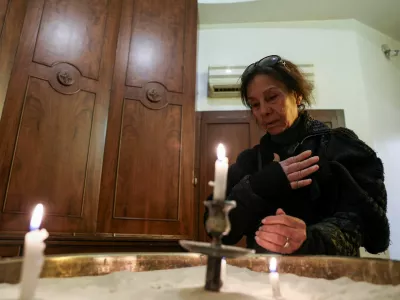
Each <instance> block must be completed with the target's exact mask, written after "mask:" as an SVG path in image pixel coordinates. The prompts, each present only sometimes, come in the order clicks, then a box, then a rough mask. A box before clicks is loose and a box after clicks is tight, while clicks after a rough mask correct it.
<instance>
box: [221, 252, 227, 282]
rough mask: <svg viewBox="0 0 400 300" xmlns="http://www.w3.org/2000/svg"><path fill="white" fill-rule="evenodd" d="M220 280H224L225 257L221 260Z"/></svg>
mask: <svg viewBox="0 0 400 300" xmlns="http://www.w3.org/2000/svg"><path fill="white" fill-rule="evenodd" d="M221 280H222V283H224V282H225V280H226V259H225V257H223V258H222V260H221Z"/></svg>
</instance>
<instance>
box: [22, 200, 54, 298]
mask: <svg viewBox="0 0 400 300" xmlns="http://www.w3.org/2000/svg"><path fill="white" fill-rule="evenodd" d="M42 217H43V205H42V204H38V205H36V207H35V209H34V210H33V213H32V218H31V224H30V232H28V233H27V234H26V235H25V243H24V258H23V263H22V275H21V286H20V297H19V299H20V300H30V299H33V298H34V294H35V290H36V287H37V285H38V281H39V277H40V273H41V272H42V267H43V263H44V254H43V253H44V249H45V248H46V245H45V243H44V240H45V239H47V238H48V236H49V233H48V232H47V230H46V229H41V230H39V227H40V224H41V222H42Z"/></svg>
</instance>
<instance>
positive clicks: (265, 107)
mask: <svg viewBox="0 0 400 300" xmlns="http://www.w3.org/2000/svg"><path fill="white" fill-rule="evenodd" d="M260 111H261V114H263V115H268V114H269V113H271V108H270V107H269V105H268V104H267V103H265V101H262V102H260Z"/></svg>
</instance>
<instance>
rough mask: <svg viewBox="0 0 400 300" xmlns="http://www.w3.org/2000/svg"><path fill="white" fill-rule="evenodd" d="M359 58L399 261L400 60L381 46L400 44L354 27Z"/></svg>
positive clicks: (394, 251) (395, 255)
mask: <svg viewBox="0 0 400 300" xmlns="http://www.w3.org/2000/svg"><path fill="white" fill-rule="evenodd" d="M354 25H355V27H354V28H355V30H356V32H357V33H358V35H357V43H358V45H359V58H360V61H361V67H362V71H363V72H362V75H363V79H364V83H365V94H366V99H367V103H368V106H369V110H370V112H371V114H370V122H369V125H370V126H369V128H370V130H371V134H372V141H373V148H374V149H375V150H376V151H377V152H378V155H379V156H380V157H381V158H382V160H383V162H384V166H385V173H386V188H387V193H388V199H389V201H388V216H389V220H390V222H391V239H392V245H391V246H390V256H391V258H393V259H399V260H400V218H399V217H398V216H396V215H399V214H400V201H399V197H400V180H399V178H400V177H399V172H400V156H399V155H398V154H399V153H400V57H397V58H393V59H392V60H387V59H386V58H385V57H384V56H383V55H382V51H381V45H382V44H388V45H389V46H390V47H391V48H392V49H400V42H397V41H394V40H392V39H390V38H389V37H387V36H385V35H383V34H381V33H379V32H377V31H375V30H373V29H372V28H369V27H367V26H364V25H362V24H360V23H355V24H354Z"/></svg>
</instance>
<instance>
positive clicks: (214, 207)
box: [179, 200, 254, 292]
mask: <svg viewBox="0 0 400 300" xmlns="http://www.w3.org/2000/svg"><path fill="white" fill-rule="evenodd" d="M204 205H205V206H206V207H207V208H208V218H207V220H206V224H205V225H206V230H207V232H208V234H209V235H210V236H211V237H212V241H211V243H203V242H195V241H180V242H179V243H180V245H181V246H182V247H183V248H185V249H186V250H188V251H190V252H196V253H201V254H205V255H207V272H206V282H205V286H204V288H205V289H206V290H208V291H213V292H219V291H220V289H221V287H222V285H223V282H222V280H221V263H222V259H223V258H224V257H225V258H235V257H240V256H244V255H247V254H251V253H254V250H251V249H245V248H241V247H232V246H225V245H223V244H222V237H223V236H225V235H227V234H229V232H230V230H231V223H230V221H229V216H228V214H229V211H230V210H231V209H233V208H235V207H236V201H223V200H212V201H205V202H204Z"/></svg>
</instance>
